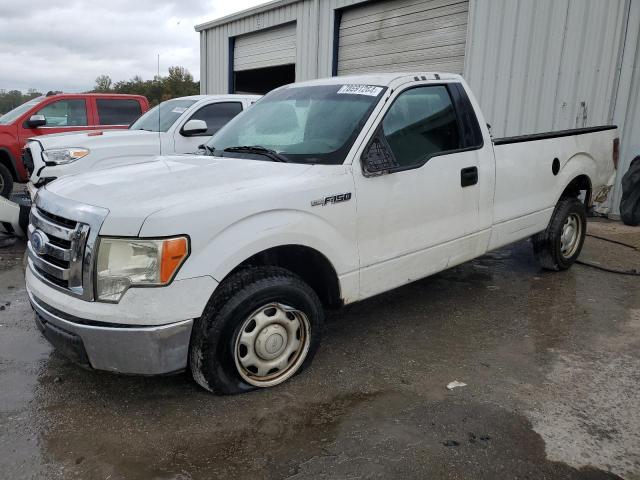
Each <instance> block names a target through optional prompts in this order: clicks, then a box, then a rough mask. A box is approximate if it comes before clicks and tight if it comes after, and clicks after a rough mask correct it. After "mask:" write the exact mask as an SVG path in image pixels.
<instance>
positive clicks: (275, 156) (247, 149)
mask: <svg viewBox="0 0 640 480" xmlns="http://www.w3.org/2000/svg"><path fill="white" fill-rule="evenodd" d="M223 151H224V152H235V153H255V154H257V155H262V156H265V157H267V158H270V159H271V160H273V161H274V162H284V163H288V162H289V160H287V159H286V158H285V157H284V156H283V155H280V154H279V153H278V152H276V151H275V150H271V149H269V148H264V147H261V146H259V145H253V146H249V145H245V146H241V147H227V148H225V149H224V150H223Z"/></svg>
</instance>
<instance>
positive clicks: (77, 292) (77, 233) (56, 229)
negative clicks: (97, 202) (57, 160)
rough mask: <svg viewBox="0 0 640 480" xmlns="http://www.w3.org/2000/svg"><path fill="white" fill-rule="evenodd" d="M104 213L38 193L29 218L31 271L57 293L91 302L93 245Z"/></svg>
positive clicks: (97, 209)
mask: <svg viewBox="0 0 640 480" xmlns="http://www.w3.org/2000/svg"><path fill="white" fill-rule="evenodd" d="M106 212H107V211H106V210H104V209H101V208H98V207H93V206H89V205H83V204H76V203H74V202H71V201H69V200H67V199H64V198H59V197H54V196H53V195H52V194H51V193H49V192H48V191H47V190H44V189H41V190H39V191H38V194H37V195H36V199H35V202H34V204H33V205H32V207H31V214H30V217H29V229H28V237H29V242H28V244H27V251H28V255H29V267H30V269H31V271H32V272H33V273H34V274H35V275H36V276H38V277H39V278H40V279H41V280H42V281H44V282H46V283H48V284H49V285H50V286H52V287H54V288H56V289H58V290H62V291H65V292H67V293H70V294H72V295H74V296H77V297H81V298H83V299H85V300H93V278H92V276H93V263H94V245H95V243H96V239H97V235H98V231H99V229H100V226H101V225H102V222H103V220H104V218H105V216H106Z"/></svg>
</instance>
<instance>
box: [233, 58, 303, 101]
mask: <svg viewBox="0 0 640 480" xmlns="http://www.w3.org/2000/svg"><path fill="white" fill-rule="evenodd" d="M295 81H296V66H295V64H289V65H278V66H275V67H266V68H255V69H253V70H242V71H240V72H234V73H233V86H234V88H233V93H254V94H257V95H264V94H265V93H267V92H269V91H271V90H273V89H274V88H277V87H280V86H282V85H286V84H288V83H293V82H295Z"/></svg>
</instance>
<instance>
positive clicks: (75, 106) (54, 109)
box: [36, 98, 87, 127]
mask: <svg viewBox="0 0 640 480" xmlns="http://www.w3.org/2000/svg"><path fill="white" fill-rule="evenodd" d="M36 114H37V115H44V117H45V118H46V119H47V125H46V126H47V127H79V126H86V125H87V104H86V103H85V101H84V100H82V99H79V98H78V99H67V100H58V101H56V102H53V103H50V104H49V105H47V106H46V107H43V108H41V109H40V110H38V111H37V112H36Z"/></svg>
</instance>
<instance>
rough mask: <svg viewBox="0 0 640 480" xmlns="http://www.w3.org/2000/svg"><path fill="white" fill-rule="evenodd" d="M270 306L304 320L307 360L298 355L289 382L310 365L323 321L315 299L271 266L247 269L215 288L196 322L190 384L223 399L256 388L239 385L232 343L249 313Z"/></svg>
mask: <svg viewBox="0 0 640 480" xmlns="http://www.w3.org/2000/svg"><path fill="white" fill-rule="evenodd" d="M274 302H277V303H282V304H284V305H287V306H291V307H293V308H295V309H296V310H299V311H300V312H303V313H304V314H305V315H306V318H307V319H308V329H309V333H308V349H306V356H305V357H304V358H302V354H301V357H300V362H301V364H300V365H299V366H298V367H297V368H296V369H295V370H293V371H292V372H291V374H290V376H293V375H295V374H297V373H299V372H301V371H302V370H304V368H306V367H307V366H308V365H309V364H310V363H311V361H312V359H313V356H314V354H315V352H316V350H317V349H318V346H319V345H320V340H321V335H322V324H323V321H324V310H323V308H322V304H321V302H320V299H319V298H318V295H317V294H316V293H315V292H314V291H313V289H312V288H311V287H309V285H307V284H306V283H305V282H304V281H303V280H302V279H301V278H300V277H298V276H297V275H295V274H293V273H292V272H290V271H289V270H285V269H284V268H280V267H272V266H259V267H248V268H246V269H243V270H240V271H238V272H237V273H234V274H232V275H231V276H229V277H228V278H227V279H225V280H224V281H223V282H222V283H221V284H220V285H219V286H218V288H217V289H216V291H215V292H214V294H213V295H212V297H211V299H210V300H209V303H208V304H207V306H206V307H205V310H204V312H203V314H202V316H201V317H200V318H199V319H197V320H196V321H195V322H194V325H193V330H192V333H191V345H190V351H189V361H190V367H191V373H192V375H193V378H194V380H195V381H196V382H197V383H198V384H199V385H201V386H202V387H204V388H205V389H207V390H209V391H210V392H213V393H216V394H222V395H231V394H237V393H243V392H247V391H250V390H254V389H256V388H258V386H256V385H251V384H249V383H248V382H247V381H246V380H245V379H243V378H242V376H241V374H240V372H239V367H236V345H237V344H236V340H237V339H238V336H239V335H240V334H241V331H240V330H241V327H242V325H243V323H244V322H245V321H246V319H247V318H251V315H252V312H255V311H256V310H257V309H260V308H261V307H263V306H264V305H266V304H269V303H274ZM288 378H289V377H287V378H285V379H284V380H282V381H283V382H284V381H286V380H287V379H288ZM280 383H282V382H280Z"/></svg>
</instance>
